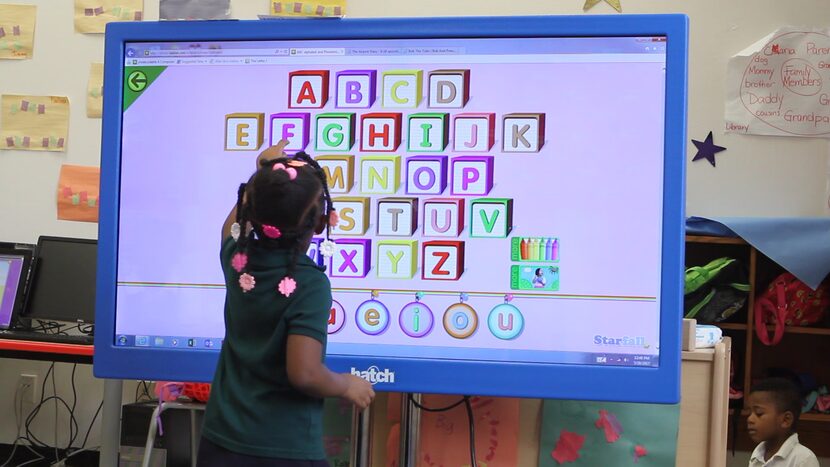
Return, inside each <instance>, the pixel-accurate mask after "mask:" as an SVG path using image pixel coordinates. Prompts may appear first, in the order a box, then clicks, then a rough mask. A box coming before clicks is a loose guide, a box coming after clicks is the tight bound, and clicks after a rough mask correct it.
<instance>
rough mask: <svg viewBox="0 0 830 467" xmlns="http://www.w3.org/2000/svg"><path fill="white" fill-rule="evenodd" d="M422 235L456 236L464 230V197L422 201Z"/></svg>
mask: <svg viewBox="0 0 830 467" xmlns="http://www.w3.org/2000/svg"><path fill="white" fill-rule="evenodd" d="M421 223H422V225H423V226H424V228H423V233H424V237H458V236H459V235H461V232H463V231H464V198H430V199H427V200H425V201H424V218H423V220H422V222H421Z"/></svg>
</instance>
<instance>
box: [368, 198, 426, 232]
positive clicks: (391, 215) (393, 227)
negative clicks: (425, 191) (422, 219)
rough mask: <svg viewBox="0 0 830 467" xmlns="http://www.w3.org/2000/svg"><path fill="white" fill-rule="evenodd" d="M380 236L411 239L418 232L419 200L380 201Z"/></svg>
mask: <svg viewBox="0 0 830 467" xmlns="http://www.w3.org/2000/svg"><path fill="white" fill-rule="evenodd" d="M377 229H378V235H386V236H389V237H411V236H412V234H414V233H415V231H416V230H418V198H381V199H379V200H378V223H377Z"/></svg>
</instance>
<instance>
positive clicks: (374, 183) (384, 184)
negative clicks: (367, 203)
mask: <svg viewBox="0 0 830 467" xmlns="http://www.w3.org/2000/svg"><path fill="white" fill-rule="evenodd" d="M400 186H401V156H365V157H363V158H361V159H360V191H361V192H363V194H380V195H394V194H395V193H397V192H398V188H400Z"/></svg>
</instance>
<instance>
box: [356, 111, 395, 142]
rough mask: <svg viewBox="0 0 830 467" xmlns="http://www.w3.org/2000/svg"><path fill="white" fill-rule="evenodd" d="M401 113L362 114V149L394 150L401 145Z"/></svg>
mask: <svg viewBox="0 0 830 467" xmlns="http://www.w3.org/2000/svg"><path fill="white" fill-rule="evenodd" d="M401 120H402V117H401V114H399V113H382V112H376V113H367V114H363V115H361V116H360V151H361V152H393V151H394V150H396V149H398V146H400V145H401Z"/></svg>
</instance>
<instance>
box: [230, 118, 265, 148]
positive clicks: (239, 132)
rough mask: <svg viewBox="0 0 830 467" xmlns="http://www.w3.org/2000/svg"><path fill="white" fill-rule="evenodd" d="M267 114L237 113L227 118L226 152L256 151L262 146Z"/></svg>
mask: <svg viewBox="0 0 830 467" xmlns="http://www.w3.org/2000/svg"><path fill="white" fill-rule="evenodd" d="M264 127H265V114H259V113H235V114H228V115H226V116H225V150H226V151H256V150H257V149H259V147H260V146H262V140H263V136H262V133H263V129H264Z"/></svg>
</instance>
